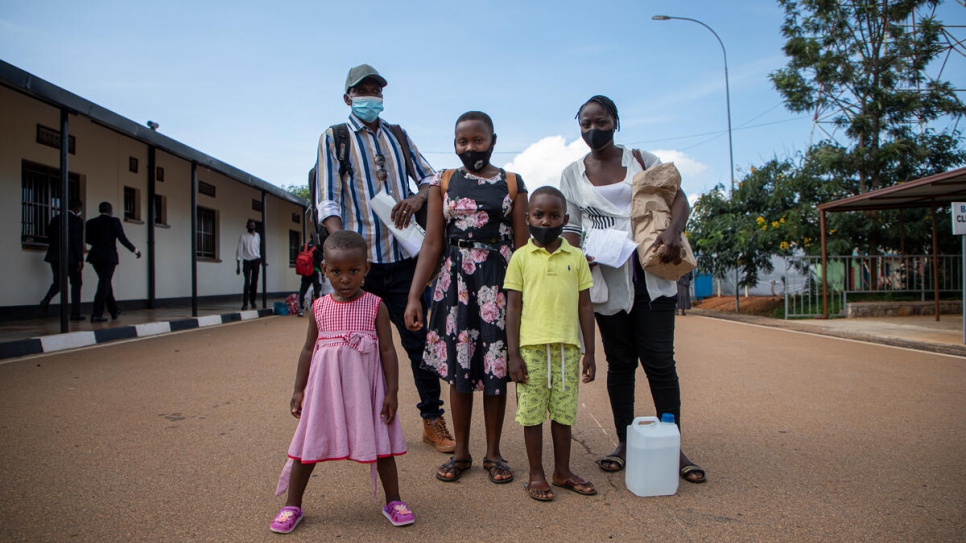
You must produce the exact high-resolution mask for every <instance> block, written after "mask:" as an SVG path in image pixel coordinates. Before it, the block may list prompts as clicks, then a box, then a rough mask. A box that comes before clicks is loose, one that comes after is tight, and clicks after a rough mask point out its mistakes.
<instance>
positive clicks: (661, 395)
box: [594, 257, 681, 443]
mask: <svg viewBox="0 0 966 543" xmlns="http://www.w3.org/2000/svg"><path fill="white" fill-rule="evenodd" d="M632 258H634V257H632ZM675 303H676V300H675V299H674V298H672V297H668V296H663V297H661V298H658V299H656V300H654V301H651V299H650V297H649V296H648V294H647V287H646V286H645V285H644V282H643V281H641V283H640V284H639V285H638V286H637V293H636V295H635V297H634V307H632V308H631V312H630V313H627V312H626V311H621V312H619V313H616V314H614V315H601V314H599V313H595V314H594V316H595V317H596V319H597V327H598V329H599V330H600V340H601V342H602V343H603V344H604V355H605V356H606V357H607V394H608V396H610V408H611V411H613V413H614V426H615V427H616V430H617V438H618V440H619V441H620V442H621V443H626V442H627V426H628V425H629V424H630V423H631V422H632V421H633V420H634V378H635V373H636V372H637V362H638V360H640V362H641V365H642V366H643V367H644V374H645V375H646V376H647V383H648V385H649V386H650V388H651V397H652V399H653V400H654V409H655V410H656V411H657V416H658V417H659V418H660V416H661V415H662V414H663V413H671V414H672V415H674V421H675V422H676V423H677V425H678V427H679V428H680V426H681V387H680V385H679V384H678V372H677V368H676V367H675V362H674V308H675Z"/></svg>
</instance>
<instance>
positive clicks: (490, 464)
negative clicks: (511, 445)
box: [483, 458, 513, 485]
mask: <svg viewBox="0 0 966 543" xmlns="http://www.w3.org/2000/svg"><path fill="white" fill-rule="evenodd" d="M483 469H485V470H486V472H487V476H488V477H489V478H490V482H491V483H495V484H498V485H503V484H506V483H509V482H510V481H512V480H513V469H512V468H510V466H508V465H507V463H506V460H504V459H502V458H501V459H499V460H487V459H486V458H484V459H483ZM496 470H500V471H502V472H504V473H508V474H509V475H510V476H509V477H507V478H506V479H496V478H495V477H494V476H493V472H494V471H496Z"/></svg>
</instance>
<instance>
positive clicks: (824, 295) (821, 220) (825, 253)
mask: <svg viewBox="0 0 966 543" xmlns="http://www.w3.org/2000/svg"><path fill="white" fill-rule="evenodd" d="M818 223H819V228H820V229H821V230H822V318H823V319H827V318H828V246H827V245H826V241H827V240H826V239H825V210H824V209H823V210H821V212H820V213H819V218H818Z"/></svg>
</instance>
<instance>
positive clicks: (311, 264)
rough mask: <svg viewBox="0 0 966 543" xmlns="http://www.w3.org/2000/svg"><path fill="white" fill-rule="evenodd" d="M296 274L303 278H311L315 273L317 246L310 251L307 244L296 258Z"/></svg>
mask: <svg viewBox="0 0 966 543" xmlns="http://www.w3.org/2000/svg"><path fill="white" fill-rule="evenodd" d="M295 273H297V274H299V275H301V276H302V277H311V276H312V274H313V273H315V246H314V245H313V246H312V248H311V249H309V244H308V243H306V244H305V246H304V247H302V252H301V253H299V256H297V257H296V258H295Z"/></svg>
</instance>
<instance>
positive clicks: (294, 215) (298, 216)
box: [292, 212, 302, 224]
mask: <svg viewBox="0 0 966 543" xmlns="http://www.w3.org/2000/svg"><path fill="white" fill-rule="evenodd" d="M292 222H294V223H295V224H300V223H301V222H302V215H301V214H299V213H295V212H292Z"/></svg>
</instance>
